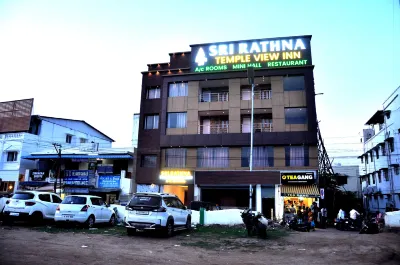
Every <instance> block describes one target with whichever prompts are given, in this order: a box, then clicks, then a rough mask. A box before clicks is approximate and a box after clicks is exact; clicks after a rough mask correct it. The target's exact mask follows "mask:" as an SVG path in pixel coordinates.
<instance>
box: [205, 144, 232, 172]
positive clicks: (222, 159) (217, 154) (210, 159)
mask: <svg viewBox="0 0 400 265" xmlns="http://www.w3.org/2000/svg"><path fill="white" fill-rule="evenodd" d="M197 166H198V167H201V168H225V167H229V148H228V147H214V148H198V149H197Z"/></svg>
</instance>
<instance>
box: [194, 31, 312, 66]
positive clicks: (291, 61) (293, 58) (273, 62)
mask: <svg viewBox="0 0 400 265" xmlns="http://www.w3.org/2000/svg"><path fill="white" fill-rule="evenodd" d="M310 40H311V37H310V36H301V37H289V38H288V37H284V38H274V39H262V40H248V41H239V42H237V41H236V42H227V43H217V44H204V45H201V44H200V45H192V64H191V71H192V72H195V73H200V72H216V71H232V70H245V69H247V68H248V67H254V68H256V69H257V68H258V69H267V68H278V67H296V66H305V65H311V64H312V63H311V48H310Z"/></svg>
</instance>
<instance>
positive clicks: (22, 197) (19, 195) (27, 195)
mask: <svg viewBox="0 0 400 265" xmlns="http://www.w3.org/2000/svg"><path fill="white" fill-rule="evenodd" d="M34 197H35V194H33V193H30V192H18V193H15V194H14V195H13V196H12V199H16V200H31V199H33V198H34Z"/></svg>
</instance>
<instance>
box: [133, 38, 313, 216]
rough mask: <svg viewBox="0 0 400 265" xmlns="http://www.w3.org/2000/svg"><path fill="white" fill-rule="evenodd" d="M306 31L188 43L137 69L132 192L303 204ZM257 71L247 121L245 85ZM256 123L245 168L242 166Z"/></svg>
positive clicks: (307, 168)
mask: <svg viewBox="0 0 400 265" xmlns="http://www.w3.org/2000/svg"><path fill="white" fill-rule="evenodd" d="M310 42H311V36H296V37H283V38H273V39H259V40H246V41H232V42H223V43H222V42H221V43H209V44H196V45H191V51H184V52H176V53H170V54H169V61H168V62H165V63H159V64H157V63H156V64H149V65H148V69H147V71H145V72H142V75H143V79H142V92H141V105H140V120H139V139H138V154H137V155H138V159H137V171H136V172H137V174H136V177H137V184H138V186H137V191H155V192H169V193H174V194H176V195H178V196H179V198H180V199H181V200H182V201H183V202H184V203H185V204H186V205H187V204H189V203H190V201H193V200H202V201H209V202H214V203H218V204H220V205H222V207H225V208H228V207H248V206H249V190H250V188H249V187H250V185H251V187H252V190H254V191H253V193H252V197H253V207H255V208H256V209H257V210H258V211H263V212H264V213H265V214H266V215H267V216H269V217H271V215H273V216H275V217H277V218H282V217H283V212H284V209H285V208H286V207H288V206H289V205H292V204H293V205H296V206H297V207H298V209H299V208H300V207H306V206H309V205H310V204H311V203H312V202H313V201H314V200H315V199H316V197H319V191H318V188H317V185H316V182H317V170H318V158H317V156H318V155H317V154H318V152H317V119H316V109H315V91H314V78H313V68H314V66H313V65H312V61H311V47H310ZM249 67H253V68H254V69H255V78H254V83H255V92H254V125H253V128H251V116H250V114H251V96H252V95H251V85H249V80H248V78H247V69H248V68H249ZM251 130H253V131H254V152H253V171H250V170H249V156H250V155H249V154H250V152H249V151H250V147H249V146H250V132H251Z"/></svg>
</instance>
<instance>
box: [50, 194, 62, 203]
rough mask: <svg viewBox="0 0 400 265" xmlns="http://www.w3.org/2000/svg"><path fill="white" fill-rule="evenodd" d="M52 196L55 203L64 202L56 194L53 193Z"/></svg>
mask: <svg viewBox="0 0 400 265" xmlns="http://www.w3.org/2000/svg"><path fill="white" fill-rule="evenodd" d="M51 198H52V199H53V203H61V202H62V200H61V199H60V197H58V196H56V195H51Z"/></svg>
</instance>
